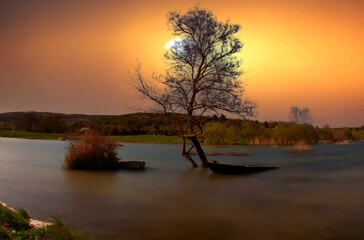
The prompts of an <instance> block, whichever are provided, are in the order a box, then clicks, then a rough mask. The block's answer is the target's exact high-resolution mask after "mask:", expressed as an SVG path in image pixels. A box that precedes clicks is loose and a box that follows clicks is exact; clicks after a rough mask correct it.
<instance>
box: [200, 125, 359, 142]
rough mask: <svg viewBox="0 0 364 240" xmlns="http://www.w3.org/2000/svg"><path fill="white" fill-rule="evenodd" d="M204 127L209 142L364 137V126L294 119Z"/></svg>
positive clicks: (334, 140) (296, 140)
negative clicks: (334, 125)
mask: <svg viewBox="0 0 364 240" xmlns="http://www.w3.org/2000/svg"><path fill="white" fill-rule="evenodd" d="M204 130H205V137H206V138H205V141H206V143H207V144H233V145H236V144H251V145H271V144H280V145H282V144H298V143H304V144H312V143H316V142H324V143H332V142H341V141H344V140H350V141H354V140H363V139H364V126H362V127H360V128H359V127H357V128H337V129H335V128H329V127H328V126H326V127H324V128H318V127H313V126H312V125H310V124H298V123H295V122H269V123H268V122H263V123H261V122H258V121H241V122H240V123H236V122H235V123H232V122H229V121H217V122H216V121H212V122H208V123H206V124H205V126H204Z"/></svg>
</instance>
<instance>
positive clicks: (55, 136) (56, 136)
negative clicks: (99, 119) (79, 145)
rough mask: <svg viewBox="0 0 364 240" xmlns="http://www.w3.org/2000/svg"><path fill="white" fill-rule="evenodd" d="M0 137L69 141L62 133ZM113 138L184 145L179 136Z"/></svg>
mask: <svg viewBox="0 0 364 240" xmlns="http://www.w3.org/2000/svg"><path fill="white" fill-rule="evenodd" d="M0 137H7V138H23V139H43V140H58V139H59V138H60V137H61V138H65V139H67V135H66V134H62V133H39V132H26V131H0ZM113 137H115V139H116V140H117V141H118V142H129V143H170V144H173V143H182V141H181V137H178V136H163V135H120V136H113Z"/></svg>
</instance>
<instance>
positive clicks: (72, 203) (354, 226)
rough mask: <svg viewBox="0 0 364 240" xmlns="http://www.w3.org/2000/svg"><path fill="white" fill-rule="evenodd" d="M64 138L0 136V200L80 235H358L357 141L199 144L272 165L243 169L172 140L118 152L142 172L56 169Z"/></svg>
mask: <svg viewBox="0 0 364 240" xmlns="http://www.w3.org/2000/svg"><path fill="white" fill-rule="evenodd" d="M65 146H66V143H64V142H59V141H34V140H17V139H0V171H1V174H0V200H2V201H4V202H7V203H8V204H9V205H11V206H14V207H26V208H28V209H30V210H31V213H32V214H33V215H35V216H36V217H38V218H41V219H44V218H46V217H47V216H53V215H57V216H60V217H61V218H63V219H64V220H65V222H66V223H67V224H68V225H69V226H70V227H71V228H72V229H77V230H79V231H81V232H82V233H83V234H85V235H86V237H87V238H88V239H242V238H244V239H311V238H312V236H319V237H318V239H327V237H329V236H332V235H330V234H332V233H334V234H336V235H338V236H343V238H345V239H348V238H349V237H348V235H345V234H347V233H348V229H349V231H350V232H352V233H353V234H354V235H355V234H356V236H364V224H363V222H364V217H363V216H362V212H363V210H364V206H363V204H362V202H363V200H364V192H363V191H362V189H363V187H364V174H363V173H364V159H363V156H364V143H354V144H350V145H342V146H341V145H340V146H338V145H317V146H312V149H311V150H310V151H311V152H312V154H311V155H305V154H304V155H291V154H289V153H287V152H286V151H285V148H284V147H280V146H278V147H219V148H215V147H211V146H207V147H205V149H206V151H208V152H217V151H221V152H233V151H241V152H248V153H250V154H251V156H239V157H230V156H214V157H213V158H214V159H217V160H218V161H220V162H225V163H234V164H258V165H259V164H260V165H278V166H280V168H279V169H276V170H273V171H268V172H264V173H259V174H251V175H245V176H224V175H214V174H211V173H210V171H209V170H207V169H201V168H198V169H191V168H190V165H189V163H188V162H187V161H186V160H184V159H183V158H182V157H180V156H179V152H180V146H178V145H158V144H125V147H123V148H121V149H120V150H119V154H120V155H121V156H122V157H123V159H125V160H140V159H144V160H145V161H146V162H147V168H146V170H145V171H132V172H130V171H115V172H83V171H72V170H64V169H62V168H61V165H60V163H59V159H63V157H64V154H65ZM328 152H330V153H332V154H331V155H328V154H327V153H328ZM349 226H350V227H349ZM336 235H334V236H336ZM349 239H350V238H349Z"/></svg>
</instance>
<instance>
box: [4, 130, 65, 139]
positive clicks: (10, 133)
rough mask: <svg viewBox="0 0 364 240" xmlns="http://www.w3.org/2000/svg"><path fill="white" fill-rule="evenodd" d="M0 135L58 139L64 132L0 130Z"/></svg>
mask: <svg viewBox="0 0 364 240" xmlns="http://www.w3.org/2000/svg"><path fill="white" fill-rule="evenodd" d="M0 137H7V138H24V139H44V140H58V138H60V137H65V134H63V133H39V132H26V131H0Z"/></svg>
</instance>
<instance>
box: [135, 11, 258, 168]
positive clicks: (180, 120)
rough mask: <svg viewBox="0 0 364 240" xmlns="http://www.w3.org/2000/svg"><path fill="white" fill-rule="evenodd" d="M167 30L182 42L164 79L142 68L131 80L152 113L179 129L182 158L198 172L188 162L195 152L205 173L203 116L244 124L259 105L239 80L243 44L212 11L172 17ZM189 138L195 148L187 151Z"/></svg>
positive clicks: (168, 56) (170, 57) (168, 54)
mask: <svg viewBox="0 0 364 240" xmlns="http://www.w3.org/2000/svg"><path fill="white" fill-rule="evenodd" d="M168 26H169V29H170V30H171V31H172V32H173V34H174V35H175V36H179V38H176V40H175V41H174V44H173V45H172V46H171V47H170V48H169V49H168V50H167V52H166V53H165V58H166V60H167V63H168V68H167V69H166V73H165V74H161V75H158V76H152V77H151V78H149V79H147V78H145V77H144V76H143V74H142V71H141V67H140V64H139V65H138V66H137V67H136V69H135V76H134V78H133V80H134V82H135V85H136V89H137V90H138V91H139V93H140V94H141V95H142V96H143V97H146V98H147V99H149V100H152V101H153V102H154V103H155V104H156V106H157V108H155V109H154V110H155V111H159V112H162V113H164V114H165V115H166V116H168V117H170V118H171V120H172V121H173V122H175V123H176V126H178V128H179V132H180V134H181V137H182V140H183V146H182V155H183V156H184V157H185V158H186V159H187V160H189V161H190V162H191V164H192V166H193V167H197V164H196V162H195V161H194V160H193V159H192V157H191V156H190V152H191V150H192V149H193V147H195V148H196V151H197V154H198V156H199V158H200V160H201V162H202V166H203V167H206V166H207V159H206V156H205V153H204V151H203V150H202V148H201V145H200V143H201V142H202V141H203V139H204V138H203V135H202V133H203V129H202V120H203V118H202V116H204V115H205V114H209V113H214V114H219V113H221V112H225V113H230V114H235V115H237V116H240V117H243V118H245V117H247V116H253V115H254V110H255V108H256V104H255V102H253V101H251V100H250V99H249V98H248V97H247V96H246V95H245V94H244V91H245V85H244V84H243V82H242V81H241V80H240V79H239V77H240V75H241V74H242V72H241V71H240V64H241V61H240V60H239V59H238V58H237V56H236V53H238V52H239V51H240V50H241V48H242V47H243V44H242V42H241V41H240V40H239V39H238V38H237V37H235V34H236V33H237V32H238V31H239V30H240V26H239V25H236V24H230V22H229V21H226V22H219V21H217V19H216V18H215V16H214V15H213V13H212V12H211V11H209V10H206V9H201V8H199V7H195V8H192V9H189V10H188V11H187V12H186V13H185V14H181V13H179V12H177V11H173V12H169V13H168ZM186 138H187V139H189V140H191V142H192V146H191V148H189V149H188V150H187V149H186Z"/></svg>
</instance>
